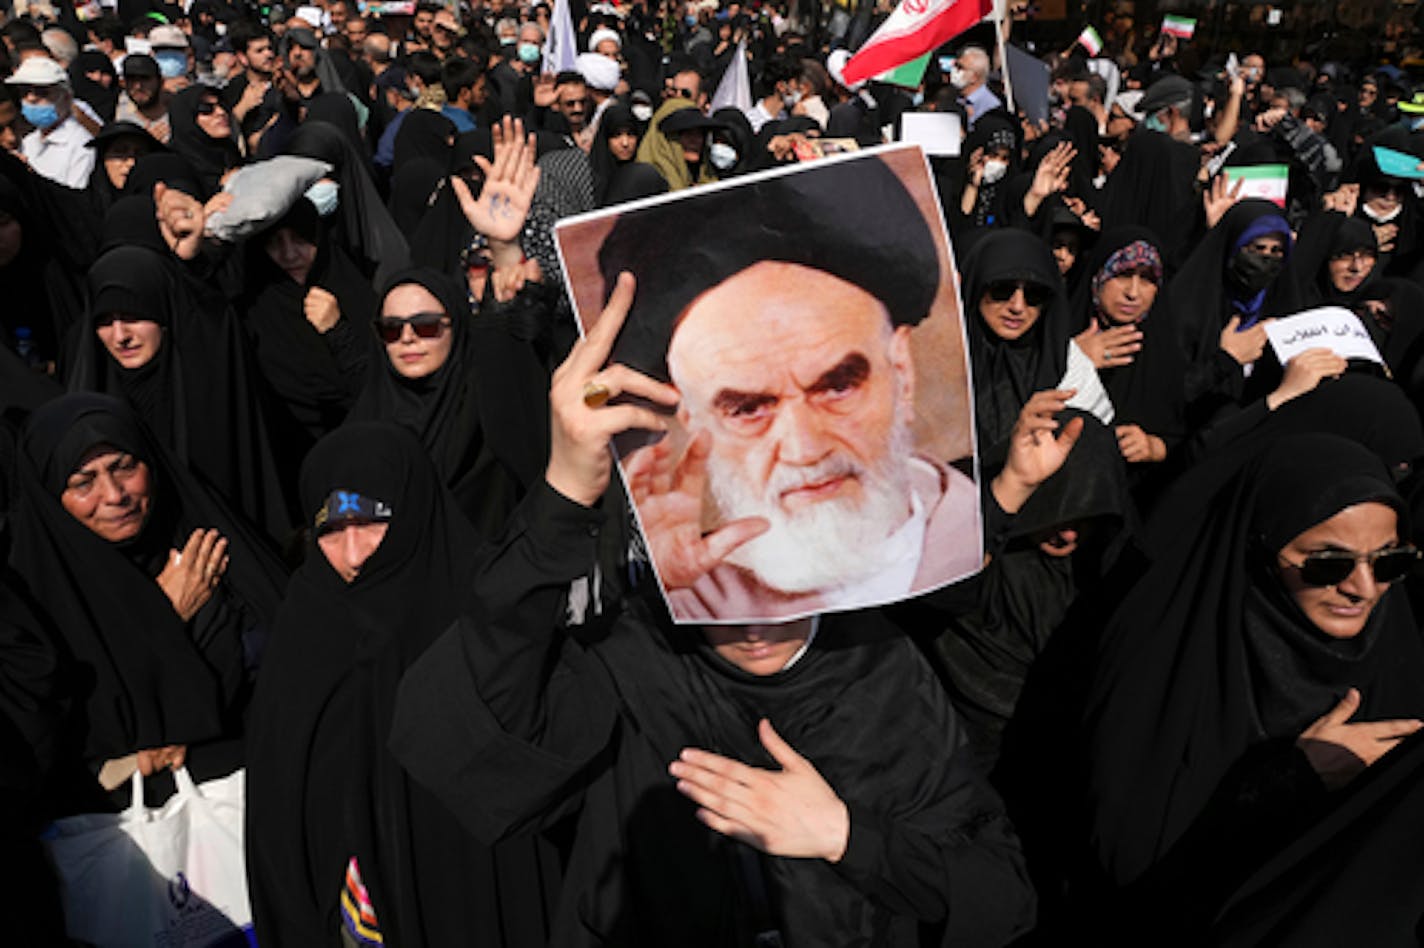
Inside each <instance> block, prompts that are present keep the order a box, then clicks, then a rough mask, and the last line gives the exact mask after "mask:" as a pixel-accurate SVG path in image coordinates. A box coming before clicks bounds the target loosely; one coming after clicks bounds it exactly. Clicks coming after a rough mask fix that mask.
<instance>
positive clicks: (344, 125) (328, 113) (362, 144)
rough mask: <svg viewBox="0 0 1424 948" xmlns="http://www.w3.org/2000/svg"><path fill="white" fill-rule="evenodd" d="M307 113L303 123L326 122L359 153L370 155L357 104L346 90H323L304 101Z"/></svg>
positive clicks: (303, 104) (303, 105) (303, 106)
mask: <svg viewBox="0 0 1424 948" xmlns="http://www.w3.org/2000/svg"><path fill="white" fill-rule="evenodd" d="M302 108H304V109H306V114H305V115H304V116H303V117H302V124H304V125H305V124H308V123H310V122H324V123H325V124H327V125H330V126H331V127H332V128H334V129H336V130H337V131H338V132H340V133H341V134H342V136H343V137H344V138H345V139H346V140H347V141H348V142H350V143H351V147H352V148H354V149H355V150H356V152H357V154H360V155H368V154H369V152H370V148H369V147H368V146H367V144H366V140H365V139H364V138H362V137H361V119H360V116H358V115H357V114H356V106H355V105H353V104H352V102H351V97H350V96H349V95H347V94H346V93H345V92H321V93H318V94H317V95H314V96H312V97H311V98H310V99H307V100H306V101H305V102H303V103H302Z"/></svg>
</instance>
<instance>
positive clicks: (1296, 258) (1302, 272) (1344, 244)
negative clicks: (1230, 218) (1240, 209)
mask: <svg viewBox="0 0 1424 948" xmlns="http://www.w3.org/2000/svg"><path fill="white" fill-rule="evenodd" d="M1355 250H1369V251H1370V252H1371V253H1376V254H1377V253H1378V251H1379V244H1378V242H1377V241H1376V240H1375V232H1374V228H1373V227H1371V226H1370V222H1369V221H1368V220H1367V219H1365V218H1361V217H1346V216H1345V215H1344V214H1340V213H1338V212H1336V211H1324V212H1321V213H1317V214H1312V215H1311V216H1310V217H1309V218H1308V219H1307V220H1306V222H1305V224H1304V225H1303V226H1302V227H1301V229H1300V239H1299V240H1297V241H1296V245H1295V249H1294V251H1292V253H1291V259H1290V263H1289V264H1288V265H1287V266H1288V268H1289V269H1290V271H1291V273H1292V278H1293V279H1294V281H1295V283H1296V285H1297V286H1298V287H1299V288H1300V294H1301V302H1302V304H1304V305H1306V306H1327V305H1330V306H1345V307H1353V306H1355V305H1356V304H1357V303H1359V301H1360V300H1364V299H1370V298H1371V296H1372V293H1373V287H1374V284H1376V283H1378V282H1379V281H1380V280H1381V279H1383V272H1384V266H1383V265H1382V264H1381V263H1380V262H1379V261H1376V262H1375V264H1374V266H1373V267H1372V268H1371V269H1370V272H1369V274H1368V275H1367V276H1366V277H1365V279H1364V281H1363V282H1361V283H1360V285H1359V286H1358V287H1356V288H1355V289H1354V290H1352V291H1350V292H1348V293H1346V292H1342V291H1341V290H1338V289H1336V288H1335V284H1334V283H1333V282H1331V280H1330V261H1331V260H1332V259H1333V258H1334V257H1335V255H1336V254H1341V253H1349V252H1351V251H1355Z"/></svg>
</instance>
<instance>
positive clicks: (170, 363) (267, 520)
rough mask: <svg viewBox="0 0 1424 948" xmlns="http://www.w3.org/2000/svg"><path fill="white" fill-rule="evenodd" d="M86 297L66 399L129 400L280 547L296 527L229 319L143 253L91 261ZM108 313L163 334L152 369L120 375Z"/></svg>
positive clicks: (113, 253)
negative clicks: (96, 394)
mask: <svg viewBox="0 0 1424 948" xmlns="http://www.w3.org/2000/svg"><path fill="white" fill-rule="evenodd" d="M139 200H143V199H139ZM123 203H124V202H122V201H121V202H119V205H115V207H116V208H117V207H119V206H120V205H122V204H123ZM149 206H150V207H151V202H150V205H149ZM89 298H90V313H89V318H88V320H87V322H86V323H85V325H84V329H83V331H82V332H79V333H76V334H75V338H74V340H73V353H74V355H73V359H72V364H71V366H70V369H69V372H68V375H67V377H66V380H65V381H66V383H67V385H68V387H69V389H70V391H100V392H107V393H109V394H111V395H116V396H119V397H121V398H122V399H124V401H126V402H128V403H129V405H131V406H132V407H133V409H134V410H135V411H136V412H137V414H138V415H139V417H140V418H142V419H143V421H144V423H145V424H146V425H147V426H148V427H149V428H150V430H152V431H153V433H154V435H155V436H156V437H157V438H158V440H159V441H160V442H161V443H162V444H164V445H165V446H167V447H168V448H169V449H171V450H172V451H173V452H174V453H175V454H176V455H177V456H178V457H179V458H180V459H181V460H182V461H183V462H184V463H187V464H189V465H191V466H192V467H193V469H194V470H195V471H197V472H198V473H200V474H202V475H203V476H204V477H205V478H207V480H208V482H209V483H211V484H212V485H213V487H215V488H216V489H217V490H218V492H219V493H220V494H221V495H222V496H223V497H224V498H225V499H226V500H227V501H228V502H229V503H231V504H232V505H233V506H234V507H236V508H237V509H238V510H240V511H241V512H242V513H243V514H245V515H246V516H247V517H249V518H250V519H251V520H252V522H253V523H256V524H258V525H260V526H262V527H263V528H264V529H266V530H267V531H269V532H270V533H271V535H272V536H273V537H274V538H280V537H283V536H285V535H286V533H287V531H288V530H289V529H290V527H291V523H292V520H291V517H290V515H289V513H288V510H287V502H286V500H285V498H284V495H283V490H282V486H281V482H280V479H279V478H278V475H277V467H276V462H275V459H274V457H273V454H272V448H271V446H270V443H269V441H268V433H267V425H266V420H265V419H264V418H263V415H262V410H261V405H260V402H259V397H258V393H257V391H256V389H255V388H254V386H253V379H254V376H253V375H252V374H251V373H252V368H251V362H250V359H249V355H248V352H247V345H246V340H245V339H244V338H243V337H242V334H241V331H240V329H239V327H238V324H237V320H236V319H235V318H234V317H233V315H232V312H231V310H229V309H228V308H226V307H222V308H219V309H216V310H215V309H213V308H212V307H209V306H207V305H205V304H204V302H203V301H202V300H200V299H198V298H197V297H196V296H195V295H194V294H193V293H191V292H190V291H189V289H188V287H187V285H186V283H185V281H184V279H183V277H182V276H181V275H180V274H179V273H178V272H177V268H176V266H175V265H173V264H172V262H171V260H170V259H166V258H165V257H164V256H162V255H160V254H159V253H157V252H156V251H154V250H151V249H149V248H147V247H143V246H132V247H118V248H116V249H113V250H110V251H108V252H107V253H105V254H104V255H103V256H101V257H100V258H99V259H98V260H97V261H95V263H94V266H93V267H91V268H90V270H89ZM108 312H123V313H127V314H130V315H133V316H137V317H139V318H142V319H150V320H152V321H154V322H156V323H158V325H159V326H161V327H163V341H162V345H161V347H160V348H159V351H158V354H157V355H156V356H154V358H153V359H152V360H150V361H149V362H148V364H147V365H144V366H142V367H141V368H137V369H124V368H122V367H120V366H119V364H118V363H117V362H115V361H114V359H113V357H112V356H110V355H109V353H108V351H107V350H106V349H105V348H104V345H103V343H102V342H100V341H99V338H98V335H97V334H96V328H97V325H98V318H99V317H100V316H101V315H103V314H104V313H108Z"/></svg>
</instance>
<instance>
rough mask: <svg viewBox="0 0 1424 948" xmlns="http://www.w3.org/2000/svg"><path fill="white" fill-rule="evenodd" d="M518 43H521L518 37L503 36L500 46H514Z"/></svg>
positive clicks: (500, 39)
mask: <svg viewBox="0 0 1424 948" xmlns="http://www.w3.org/2000/svg"><path fill="white" fill-rule="evenodd" d="M517 42H519V37H517V36H501V37H500V38H499V45H501V46H513V45H514V44H515V43H517Z"/></svg>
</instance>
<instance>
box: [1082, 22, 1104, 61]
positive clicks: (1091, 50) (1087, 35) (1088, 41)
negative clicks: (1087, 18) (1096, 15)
mask: <svg viewBox="0 0 1424 948" xmlns="http://www.w3.org/2000/svg"><path fill="white" fill-rule="evenodd" d="M1078 45H1079V46H1081V47H1083V48H1084V49H1085V50H1087V51H1088V55H1089V56H1096V55H1098V53H1101V52H1102V51H1103V38H1102V37H1101V36H1099V35H1098V31H1097V30H1095V29H1093V28H1092V27H1091V26H1085V27H1083V32H1081V33H1079V34H1078Z"/></svg>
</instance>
